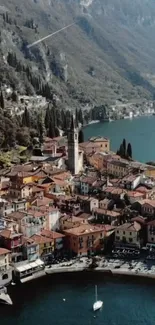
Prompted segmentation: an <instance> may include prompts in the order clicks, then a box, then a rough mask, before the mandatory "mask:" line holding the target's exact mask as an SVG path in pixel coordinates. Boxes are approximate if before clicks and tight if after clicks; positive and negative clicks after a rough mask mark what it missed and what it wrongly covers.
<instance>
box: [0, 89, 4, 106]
mask: <svg viewBox="0 0 155 325" xmlns="http://www.w3.org/2000/svg"><path fill="white" fill-rule="evenodd" d="M0 107H1V108H2V109H4V108H5V103H4V96H3V93H2V90H1V94H0Z"/></svg>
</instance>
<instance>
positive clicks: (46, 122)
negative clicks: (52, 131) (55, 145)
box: [45, 105, 51, 130]
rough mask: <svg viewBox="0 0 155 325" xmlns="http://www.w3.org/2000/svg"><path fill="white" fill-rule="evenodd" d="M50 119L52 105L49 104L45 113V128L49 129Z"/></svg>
mask: <svg viewBox="0 0 155 325" xmlns="http://www.w3.org/2000/svg"><path fill="white" fill-rule="evenodd" d="M50 119H51V113H50V106H49V105H48V106H47V108H46V114H45V128H46V130H48V129H49V124H50Z"/></svg>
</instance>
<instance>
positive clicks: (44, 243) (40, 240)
mask: <svg viewBox="0 0 155 325" xmlns="http://www.w3.org/2000/svg"><path fill="white" fill-rule="evenodd" d="M31 239H33V240H34V242H35V243H36V244H38V245H39V255H40V258H42V259H44V260H46V259H48V257H49V256H51V255H52V254H53V253H54V239H52V238H48V237H45V236H41V235H33V236H31Z"/></svg>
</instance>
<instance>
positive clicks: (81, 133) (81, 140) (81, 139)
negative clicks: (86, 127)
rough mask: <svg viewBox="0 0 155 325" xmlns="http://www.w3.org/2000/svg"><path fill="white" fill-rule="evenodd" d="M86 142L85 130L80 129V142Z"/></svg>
mask: <svg viewBox="0 0 155 325" xmlns="http://www.w3.org/2000/svg"><path fill="white" fill-rule="evenodd" d="M82 142H84V133H83V130H82V129H81V130H80V131H79V143H82Z"/></svg>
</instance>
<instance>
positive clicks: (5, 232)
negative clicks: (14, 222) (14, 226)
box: [0, 229, 22, 239]
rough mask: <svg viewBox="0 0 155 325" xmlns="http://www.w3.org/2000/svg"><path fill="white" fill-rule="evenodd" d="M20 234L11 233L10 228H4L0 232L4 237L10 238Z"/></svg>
mask: <svg viewBox="0 0 155 325" xmlns="http://www.w3.org/2000/svg"><path fill="white" fill-rule="evenodd" d="M21 235H22V234H20V233H12V232H11V230H8V229H4V230H2V231H1V232H0V236H2V237H5V238H8V239H9V238H12V237H18V236H21Z"/></svg>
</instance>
